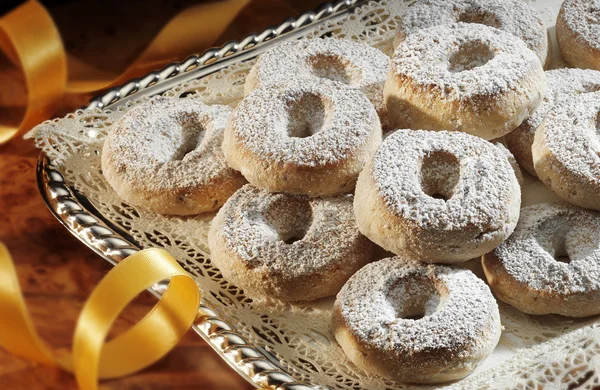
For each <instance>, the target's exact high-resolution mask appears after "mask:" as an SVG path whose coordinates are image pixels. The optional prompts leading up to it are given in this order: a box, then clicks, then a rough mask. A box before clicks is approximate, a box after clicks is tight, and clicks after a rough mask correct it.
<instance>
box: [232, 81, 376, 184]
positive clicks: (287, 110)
mask: <svg viewBox="0 0 600 390" xmlns="http://www.w3.org/2000/svg"><path fill="white" fill-rule="evenodd" d="M380 142H381V126H380V124H379V119H378V117H377V113H376V112H375V109H374V108H373V105H372V104H371V103H370V102H369V100H368V99H367V98H366V97H365V95H364V94H363V93H362V92H360V91H359V90H357V89H353V88H348V87H341V85H340V84H339V83H333V82H328V81H327V80H321V81H320V82H316V81H310V80H307V79H303V80H298V82H297V83H295V84H291V85H289V86H287V87H285V88H270V87H263V88H259V89H256V90H254V91H252V92H251V93H250V94H249V95H248V96H246V98H245V99H244V100H242V102H241V103H240V104H239V105H238V107H237V109H236V110H235V112H234V114H233V116H232V118H231V120H230V121H229V125H228V126H227V129H226V130H225V137H224V141H223V151H224V152H225V157H226V158H227V161H228V162H229V164H230V165H231V166H232V167H233V168H235V169H238V170H240V171H241V172H242V174H243V175H244V176H245V177H246V179H248V181H249V182H250V183H251V184H253V185H255V186H257V187H260V188H263V189H266V190H268V191H272V192H286V193H294V194H306V195H310V196H322V195H331V194H336V193H344V192H347V191H350V190H351V189H352V188H354V185H355V182H356V178H357V177H358V174H359V172H360V171H361V170H362V168H363V166H364V164H365V162H366V161H367V160H368V159H369V158H370V157H371V156H372V155H373V153H375V150H377V147H378V146H379V144H380Z"/></svg>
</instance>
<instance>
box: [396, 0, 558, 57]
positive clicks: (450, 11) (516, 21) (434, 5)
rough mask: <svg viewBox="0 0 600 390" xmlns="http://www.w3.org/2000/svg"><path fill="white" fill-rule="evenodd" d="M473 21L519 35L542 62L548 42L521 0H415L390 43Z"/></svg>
mask: <svg viewBox="0 0 600 390" xmlns="http://www.w3.org/2000/svg"><path fill="white" fill-rule="evenodd" d="M459 22H463V23H476V24H483V25H486V26H488V27H495V28H497V29H500V30H502V31H504V32H507V33H509V34H512V35H514V36H516V37H517V38H519V39H521V40H522V41H523V42H525V44H526V45H527V47H528V48H529V49H530V50H532V51H533V52H534V53H535V54H536V55H537V56H538V58H539V59H540V62H541V63H542V65H544V66H548V65H549V63H550V60H551V58H552V56H551V49H552V45H551V44H550V40H549V39H548V31H547V30H546V26H545V24H544V22H543V21H542V19H541V18H540V16H539V15H538V14H537V12H536V11H535V10H534V9H533V8H532V7H531V6H529V4H526V3H525V2H524V1H522V0H417V1H414V2H413V3H412V4H411V5H410V6H409V7H408V9H407V10H406V13H405V14H404V15H403V16H402V17H401V18H400V23H399V25H398V29H397V30H396V37H395V39H394V47H398V46H399V45H400V44H401V43H402V42H404V40H405V39H406V37H407V36H408V35H410V34H412V33H414V32H415V31H417V30H421V29H424V28H430V27H434V26H440V25H449V24H454V23H459Z"/></svg>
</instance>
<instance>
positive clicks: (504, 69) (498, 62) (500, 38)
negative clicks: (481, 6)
mask: <svg viewBox="0 0 600 390" xmlns="http://www.w3.org/2000/svg"><path fill="white" fill-rule="evenodd" d="M462 43H467V44H468V43H481V44H482V45H484V46H487V47H489V49H490V51H492V52H493V58H491V59H490V60H489V61H488V62H486V63H485V64H483V65H481V66H476V67H474V68H472V69H469V70H466V71H462V72H461V71H459V72H452V71H451V70H450V69H449V68H450V64H449V62H450V57H451V54H452V51H453V50H456V48H457V46H458V45H460V44H462ZM391 66H392V69H391V72H392V74H393V75H394V76H395V77H399V76H405V77H408V78H410V79H412V80H413V82H414V84H415V85H417V86H419V87H422V88H424V89H425V88H427V89H429V88H432V89H434V90H436V91H437V92H438V93H439V94H440V96H441V97H443V98H456V99H461V98H465V97H467V96H474V95H482V96H483V95H494V94H498V93H502V92H504V91H507V90H521V89H522V87H521V86H520V81H521V80H523V79H524V78H526V77H527V76H528V75H530V74H531V73H534V72H536V71H537V70H538V69H539V61H538V60H537V58H536V57H535V56H534V55H533V53H532V52H531V51H529V50H527V48H526V47H525V45H524V44H523V42H522V41H520V40H518V39H516V38H515V37H514V36H512V35H510V34H508V33H505V32H503V31H500V30H497V29H493V28H491V27H487V26H483V25H474V24H468V23H457V24H454V25H450V26H438V27H433V28H430V29H427V30H420V31H417V32H416V33H414V34H413V35H411V36H409V38H408V39H407V40H406V41H404V44H403V45H400V46H399V47H398V48H397V49H396V52H395V54H394V57H393V59H392V65H391Z"/></svg>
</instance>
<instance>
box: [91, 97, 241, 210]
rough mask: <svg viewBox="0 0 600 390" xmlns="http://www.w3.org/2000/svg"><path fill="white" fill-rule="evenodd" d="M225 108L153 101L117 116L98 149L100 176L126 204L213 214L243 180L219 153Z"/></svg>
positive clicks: (171, 100)
mask: <svg viewBox="0 0 600 390" xmlns="http://www.w3.org/2000/svg"><path fill="white" fill-rule="evenodd" d="M230 114H231V110H230V109H229V108H228V107H226V106H216V105H215V106H207V105H206V104H204V103H202V102H201V101H200V100H198V99H174V98H163V97H157V98H153V99H152V100H150V101H149V102H147V103H143V104H139V105H138V106H136V107H135V108H133V109H131V110H129V111H128V112H127V113H126V114H125V115H123V116H122V117H121V118H120V119H119V120H118V121H117V122H116V123H115V124H114V125H113V128H112V129H111V130H110V132H109V134H108V136H107V137H106V140H105V142H104V146H103V148H102V173H103V174H104V176H105V177H106V180H107V181H108V182H109V183H110V185H111V186H112V187H113V189H114V190H115V192H116V193H117V194H118V195H119V197H121V198H122V199H123V200H125V201H126V202H129V203H131V204H132V205H135V206H139V207H142V208H145V209H149V210H152V211H154V212H157V213H161V214H174V215H192V214H199V213H204V212H208V211H213V210H216V209H218V208H219V207H221V205H222V204H223V203H225V201H226V200H227V198H229V196H231V194H233V193H234V192H235V191H236V190H237V189H238V188H240V187H241V186H243V185H244V183H246V181H245V180H244V178H243V177H242V175H241V174H240V173H239V172H237V171H235V170H233V169H231V168H230V167H229V166H228V165H227V162H226V161H225V157H224V156H223V151H222V149H221V144H222V142H223V131H224V129H225V126H226V125H227V121H228V119H229V116H230Z"/></svg>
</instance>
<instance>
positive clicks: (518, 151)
mask: <svg viewBox="0 0 600 390" xmlns="http://www.w3.org/2000/svg"><path fill="white" fill-rule="evenodd" d="M546 80H547V82H548V85H547V88H546V95H545V96H544V100H543V102H542V104H541V105H540V106H539V107H538V109H537V110H535V112H534V113H533V114H532V115H531V116H530V117H529V118H527V119H525V120H524V121H523V123H521V125H520V126H519V127H517V128H516V129H515V130H514V131H512V132H510V133H508V134H506V135H505V136H504V142H506V146H507V147H508V149H509V150H510V151H511V152H512V154H513V155H514V156H515V159H516V160H517V161H518V163H519V165H521V167H523V168H524V169H525V170H526V171H527V172H529V173H530V174H532V175H534V176H536V177H537V173H536V172H535V169H534V167H533V157H532V155H531V145H532V144H533V138H534V137H535V131H536V130H537V128H538V127H540V125H541V124H542V121H543V120H544V118H545V117H546V115H547V114H548V112H550V110H552V107H553V106H554V105H560V104H561V102H562V101H563V100H564V99H568V98H569V97H570V96H571V95H578V94H581V93H587V92H595V91H598V90H600V72H598V71H595V70H584V69H569V68H563V69H555V70H549V71H547V72H546Z"/></svg>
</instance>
